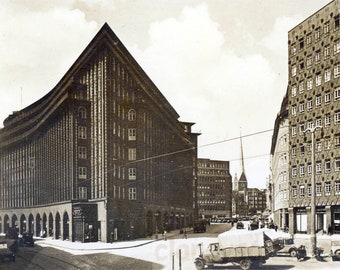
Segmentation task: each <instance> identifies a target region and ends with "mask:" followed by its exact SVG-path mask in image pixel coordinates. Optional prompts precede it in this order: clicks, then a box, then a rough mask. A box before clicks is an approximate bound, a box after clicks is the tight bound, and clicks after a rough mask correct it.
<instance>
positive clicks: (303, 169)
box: [300, 164, 305, 177]
mask: <svg viewBox="0 0 340 270" xmlns="http://www.w3.org/2000/svg"><path fill="white" fill-rule="evenodd" d="M304 175H305V165H304V164H301V165H300V177H302V176H304Z"/></svg>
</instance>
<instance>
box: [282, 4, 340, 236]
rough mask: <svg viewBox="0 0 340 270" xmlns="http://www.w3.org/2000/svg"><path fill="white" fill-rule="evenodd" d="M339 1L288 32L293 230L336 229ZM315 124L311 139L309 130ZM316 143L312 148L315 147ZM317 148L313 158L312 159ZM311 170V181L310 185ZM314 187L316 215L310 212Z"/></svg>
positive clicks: (339, 205) (339, 228)
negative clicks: (312, 220) (313, 136)
mask: <svg viewBox="0 0 340 270" xmlns="http://www.w3.org/2000/svg"><path fill="white" fill-rule="evenodd" d="M339 10H340V1H339V0H334V1H332V2H330V3H329V4H328V5H326V6H324V7H323V8H321V9H320V10H319V11H317V12H315V13H314V14H313V15H311V16H310V17H308V18H307V19H305V20H304V21H303V22H301V23H300V24H299V25H297V26H296V27H294V28H293V29H291V30H290V31H289V32H288V46H289V59H288V67H289V82H288V109H289V115H288V120H289V129H290V130H289V153H290V155H289V168H290V172H289V175H290V183H289V193H290V197H289V208H288V211H289V221H291V222H290V227H289V229H290V231H291V232H307V233H308V232H310V231H311V228H310V224H311V222H310V221H311V218H315V219H316V228H315V229H316V231H319V230H323V231H326V230H327V227H328V225H331V226H332V227H333V229H334V232H338V233H339V232H340V200H339V198H340V196H339V195H340V14H339ZM315 126H322V129H319V130H316V131H315V132H314V135H315V139H316V141H315V145H312V144H311V142H312V139H311V133H310V132H305V131H306V130H307V129H312V128H313V127H315ZM313 147H314V148H313ZM312 149H315V164H312V156H311V153H312ZM312 170H314V171H315V174H316V175H315V176H316V177H315V187H312V186H311V175H312ZM312 188H315V194H316V197H315V198H316V210H315V212H316V215H315V217H311V196H312Z"/></svg>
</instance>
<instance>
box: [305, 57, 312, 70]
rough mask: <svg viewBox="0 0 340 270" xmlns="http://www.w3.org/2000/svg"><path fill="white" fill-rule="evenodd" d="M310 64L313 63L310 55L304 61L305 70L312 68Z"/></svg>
mask: <svg viewBox="0 0 340 270" xmlns="http://www.w3.org/2000/svg"><path fill="white" fill-rule="evenodd" d="M312 63H313V57H312V56H311V55H308V56H307V60H306V66H307V68H310V67H311V66H312Z"/></svg>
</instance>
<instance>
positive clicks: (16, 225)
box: [10, 215, 19, 230]
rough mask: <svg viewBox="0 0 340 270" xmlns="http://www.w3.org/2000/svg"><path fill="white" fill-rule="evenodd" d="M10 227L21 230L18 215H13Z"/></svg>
mask: <svg viewBox="0 0 340 270" xmlns="http://www.w3.org/2000/svg"><path fill="white" fill-rule="evenodd" d="M10 227H11V228H16V229H17V230H19V224H18V217H17V216H16V215H13V216H12V223H11V226H10Z"/></svg>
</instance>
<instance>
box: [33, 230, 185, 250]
mask: <svg viewBox="0 0 340 270" xmlns="http://www.w3.org/2000/svg"><path fill="white" fill-rule="evenodd" d="M178 235H180V233H179V230H174V231H172V232H169V233H167V234H166V238H167V239H171V238H173V237H175V236H178ZM156 241H164V237H163V236H162V234H158V237H156V235H152V236H151V237H146V238H142V239H136V240H126V241H115V242H112V243H105V242H99V241H98V242H88V243H81V242H71V241H69V240H60V239H53V238H51V237H48V238H40V237H37V238H35V244H36V245H39V246H42V247H47V246H50V247H54V248H59V249H65V250H73V251H75V250H78V251H84V250H87V251H91V250H93V251H98V250H103V251H105V250H115V249H127V248H134V247H140V246H144V245H147V244H150V243H153V242H156Z"/></svg>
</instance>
